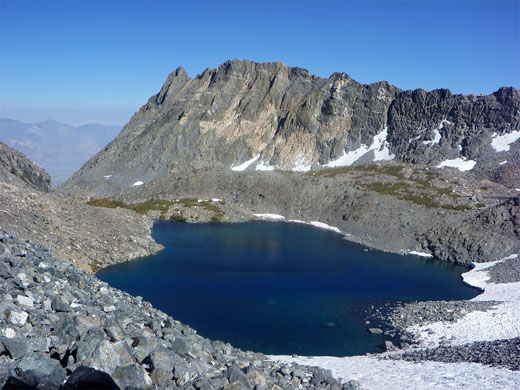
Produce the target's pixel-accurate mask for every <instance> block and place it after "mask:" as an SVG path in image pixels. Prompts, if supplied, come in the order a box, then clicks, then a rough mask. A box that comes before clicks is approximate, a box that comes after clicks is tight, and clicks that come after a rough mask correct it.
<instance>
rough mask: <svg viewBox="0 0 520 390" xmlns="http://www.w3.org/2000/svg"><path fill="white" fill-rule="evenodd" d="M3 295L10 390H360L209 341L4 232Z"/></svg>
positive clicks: (1, 373)
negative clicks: (156, 389)
mask: <svg viewBox="0 0 520 390" xmlns="http://www.w3.org/2000/svg"><path fill="white" fill-rule="evenodd" d="M0 292H1V301H0V308H1V310H0V329H1V330H0V332H1V333H0V385H2V386H4V387H3V388H5V389H9V388H15V387H16V386H18V387H16V388H38V389H57V388H59V387H60V386H63V387H62V388H63V389H86V388H92V387H98V388H113V389H115V388H120V389H145V388H146V389H148V388H168V389H193V390H194V389H197V390H201V389H202V390H212V389H225V390H240V389H253V388H254V389H258V390H261V389H273V390H274V389H293V388H300V389H330V390H332V389H335V390H347V389H359V388H360V386H359V384H357V383H356V382H355V381H343V382H344V383H340V382H339V381H338V380H336V379H334V378H333V377H332V375H331V373H330V371H327V370H324V369H320V368H311V367H303V366H299V365H296V364H285V363H280V362H273V361H270V360H269V359H268V358H266V356H264V355H262V354H259V353H253V352H247V351H241V350H239V349H236V348H233V347H232V346H230V345H229V344H224V343H222V342H220V341H211V340H208V339H204V338H202V337H200V336H199V335H197V333H196V331H195V330H193V329H191V328H190V327H189V326H186V325H183V324H181V323H179V322H178V321H176V320H174V319H172V318H171V317H169V316H168V315H166V314H164V313H162V312H160V311H159V310H156V309H154V308H153V307H152V306H151V305H150V304H149V303H147V302H145V301H143V300H142V298H140V297H132V296H130V295H129V294H127V293H124V292H122V291H119V290H117V289H114V288H111V287H109V286H108V285H107V284H106V283H104V282H101V281H99V280H98V279H97V278H96V277H95V276H94V275H92V274H90V273H87V272H85V271H83V270H81V269H79V268H78V267H77V266H75V265H74V264H72V263H70V262H65V261H62V260H59V259H57V258H55V257H53V256H52V255H51V254H50V252H49V251H48V250H47V249H45V248H42V247H41V246H39V245H35V244H31V243H29V242H27V241H20V240H18V239H16V238H14V237H12V236H10V235H9V234H6V233H5V232H4V231H2V232H0ZM86 367H90V368H86ZM103 386H105V387H103Z"/></svg>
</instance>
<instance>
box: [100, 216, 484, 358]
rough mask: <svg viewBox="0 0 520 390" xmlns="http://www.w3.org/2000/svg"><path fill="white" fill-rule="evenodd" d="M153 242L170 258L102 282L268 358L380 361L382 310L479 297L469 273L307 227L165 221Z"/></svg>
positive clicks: (113, 269) (121, 267)
mask: <svg viewBox="0 0 520 390" xmlns="http://www.w3.org/2000/svg"><path fill="white" fill-rule="evenodd" d="M152 235H153V237H154V238H155V240H156V241H157V242H159V243H161V244H163V245H164V246H165V249H164V250H163V251H162V252H160V253H159V254H157V255H155V256H149V257H146V258H141V259H138V260H133V261H129V262H126V263H121V264H117V265H113V266H110V267H107V268H105V269H103V270H101V271H100V272H99V273H98V274H97V275H98V277H99V278H100V279H101V280H103V281H106V282H108V283H109V284H110V285H111V286H113V287H116V288H119V289H121V290H123V291H126V292H128V293H130V294H132V295H136V296H137V295H140V296H142V297H143V298H144V299H145V300H146V301H149V302H150V303H152V304H153V305H154V306H155V307H156V308H158V309H161V310H162V311H164V312H165V313H167V314H169V315H170V316H172V317H173V318H175V319H176V320H179V321H181V322H183V323H185V324H188V325H190V326H191V327H193V328H194V329H196V330H197V332H198V333H199V334H200V335H202V336H204V337H207V338H210V339H214V340H221V341H224V342H229V343H231V344H232V345H233V346H235V347H239V348H241V349H245V350H251V351H256V352H263V353H265V354H284V355H287V354H297V355H327V356H351V355H362V354H365V353H377V352H381V351H382V345H383V344H384V341H385V340H392V338H390V337H389V336H386V335H379V334H371V333H369V332H368V331H367V328H368V326H367V324H366V323H365V321H366V320H367V315H368V314H369V313H370V312H372V311H373V310H374V309H377V308H382V307H386V306H388V304H392V303H395V302H398V301H401V302H409V301H424V300H461V299H470V298H473V297H475V296H476V295H478V294H479V291H478V290H476V289H474V288H471V287H469V286H467V285H465V284H464V283H463V282H462V278H461V273H463V272H466V271H467V270H468V268H465V267H461V266H458V265H455V264H451V263H446V262H441V261H438V260H434V259H425V258H421V257H418V256H413V255H399V254H392V253H386V252H381V251H377V250H370V249H368V248H366V247H364V246H362V245H358V244H355V243H352V242H349V241H347V240H345V239H343V236H342V235H340V234H338V233H335V232H333V231H329V230H324V229H319V228H316V227H313V226H309V225H304V224H298V223H285V222H248V223H205V224H189V223H175V222H170V221H159V222H156V223H155V225H154V227H153V231H152ZM370 326H374V325H370ZM394 341H395V339H394Z"/></svg>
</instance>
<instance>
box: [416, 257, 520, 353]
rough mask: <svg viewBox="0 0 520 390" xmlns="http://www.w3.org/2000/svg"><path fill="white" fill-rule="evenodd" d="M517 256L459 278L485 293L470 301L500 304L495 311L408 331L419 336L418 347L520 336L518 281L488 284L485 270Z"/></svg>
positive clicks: (487, 264) (483, 264)
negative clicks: (444, 341) (443, 341)
mask: <svg viewBox="0 0 520 390" xmlns="http://www.w3.org/2000/svg"><path fill="white" fill-rule="evenodd" d="M517 256H518V255H516V254H514V255H511V256H509V257H506V258H505V259H502V260H499V261H494V262H489V263H475V268H473V269H472V270H471V271H469V272H466V273H464V274H463V275H462V277H463V279H464V282H466V283H467V284H469V285H472V286H475V287H479V288H481V289H483V290H484V292H483V293H482V294H480V295H478V296H476V297H475V298H473V299H472V301H499V302H501V303H499V304H497V305H496V306H495V307H494V308H492V309H490V310H488V311H485V312H483V311H474V312H471V313H469V314H467V315H466V316H464V317H463V318H461V319H459V320H458V321H456V322H454V323H451V324H446V323H442V322H435V323H432V324H428V325H422V326H414V327H411V328H409V329H408V330H410V331H412V332H413V333H415V334H417V335H418V336H419V341H420V344H421V346H424V347H436V346H438V345H439V343H440V342H441V340H443V339H444V340H448V342H449V344H450V345H461V344H468V343H472V342H475V341H493V340H500V339H509V338H514V337H520V282H515V283H502V284H495V283H489V282H488V280H489V276H488V274H487V272H486V271H485V270H486V269H488V268H489V267H491V266H492V265H494V264H496V263H498V262H501V261H507V260H510V259H513V258H516V257H517Z"/></svg>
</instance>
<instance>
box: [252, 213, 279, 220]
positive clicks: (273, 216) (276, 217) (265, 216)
mask: <svg viewBox="0 0 520 390" xmlns="http://www.w3.org/2000/svg"><path fill="white" fill-rule="evenodd" d="M253 216H255V217H256V218H258V219H266V220H270V221H283V220H284V219H285V217H284V216H283V215H280V214H253Z"/></svg>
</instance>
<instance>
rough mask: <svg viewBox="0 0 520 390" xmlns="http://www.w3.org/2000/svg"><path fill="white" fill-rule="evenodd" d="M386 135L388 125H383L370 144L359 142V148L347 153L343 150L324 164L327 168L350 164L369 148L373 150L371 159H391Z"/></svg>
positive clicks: (392, 156) (368, 150)
mask: <svg viewBox="0 0 520 390" xmlns="http://www.w3.org/2000/svg"><path fill="white" fill-rule="evenodd" d="M387 137H388V127H385V128H384V129H383V131H381V132H380V133H379V134H376V135H375V136H374V140H373V141H372V145H370V146H368V145H363V144H361V146H360V147H359V148H357V149H355V150H352V151H350V152H348V153H347V152H345V151H343V155H342V156H341V157H339V158H338V159H336V160H333V161H329V162H328V163H327V164H325V165H324V166H325V167H328V168H335V167H345V166H349V165H352V164H354V163H355V162H356V161H357V160H359V159H360V158H361V157H363V156H364V155H365V154H366V153H368V152H370V151H371V150H373V151H374V160H373V161H381V160H393V158H394V155H393V154H392V153H390V149H389V148H388V147H389V145H390V144H389V143H388V141H387V140H386V138H387Z"/></svg>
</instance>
